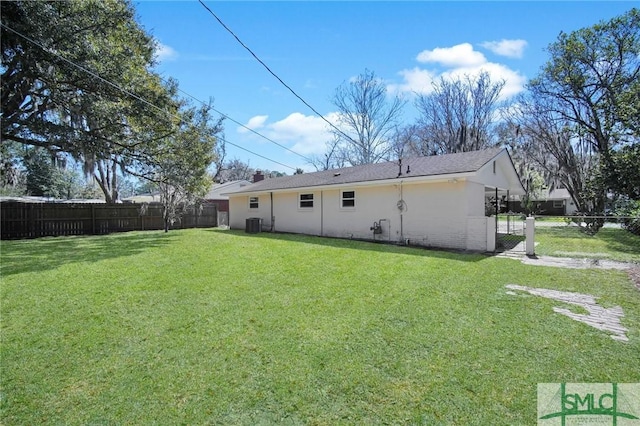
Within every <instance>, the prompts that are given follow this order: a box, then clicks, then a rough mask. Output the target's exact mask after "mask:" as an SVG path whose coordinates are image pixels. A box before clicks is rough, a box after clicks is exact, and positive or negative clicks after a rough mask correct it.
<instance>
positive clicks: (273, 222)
mask: <svg viewBox="0 0 640 426" xmlns="http://www.w3.org/2000/svg"><path fill="white" fill-rule="evenodd" d="M269 196H270V197H271V203H270V204H271V232H275V230H276V226H275V221H276V218H275V216H274V215H273V192H270V193H269Z"/></svg>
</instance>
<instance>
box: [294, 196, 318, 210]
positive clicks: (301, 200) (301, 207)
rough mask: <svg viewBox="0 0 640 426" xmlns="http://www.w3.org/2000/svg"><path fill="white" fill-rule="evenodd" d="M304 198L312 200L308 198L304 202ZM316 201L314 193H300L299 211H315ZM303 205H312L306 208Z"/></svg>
mask: <svg viewBox="0 0 640 426" xmlns="http://www.w3.org/2000/svg"><path fill="white" fill-rule="evenodd" d="M304 196H306V197H309V196H310V197H311V198H310V199H309V198H307V199H304V200H303V197H304ZM314 201H315V196H314V193H313V192H299V193H298V210H305V211H309V210H313V205H314V203H313V202H314ZM302 203H307V204H308V203H311V205H306V206H305V205H302Z"/></svg>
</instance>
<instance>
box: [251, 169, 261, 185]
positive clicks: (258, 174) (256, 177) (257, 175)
mask: <svg viewBox="0 0 640 426" xmlns="http://www.w3.org/2000/svg"><path fill="white" fill-rule="evenodd" d="M261 180H264V175H263V174H262V171H261V170H256V173H255V174H254V175H253V183H256V182H260V181H261Z"/></svg>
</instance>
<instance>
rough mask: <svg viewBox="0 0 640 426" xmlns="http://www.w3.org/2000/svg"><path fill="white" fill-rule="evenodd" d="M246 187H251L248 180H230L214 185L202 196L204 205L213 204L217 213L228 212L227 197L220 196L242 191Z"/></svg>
mask: <svg viewBox="0 0 640 426" xmlns="http://www.w3.org/2000/svg"><path fill="white" fill-rule="evenodd" d="M247 185H251V182H249V181H248V180H232V181H229V182H225V183H216V184H214V185H213V186H212V187H211V189H210V190H209V192H207V195H205V196H204V200H205V202H206V203H211V204H215V205H216V206H217V207H218V211H219V212H228V211H229V197H228V196H227V195H222V194H223V193H225V194H226V193H227V192H233V191H236V190H239V189H242V188H244V187H245V186H247Z"/></svg>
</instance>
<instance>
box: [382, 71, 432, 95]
mask: <svg viewBox="0 0 640 426" xmlns="http://www.w3.org/2000/svg"><path fill="white" fill-rule="evenodd" d="M398 74H400V75H401V76H402V78H403V80H404V83H402V84H389V85H387V91H388V92H389V93H391V94H399V93H405V92H408V93H411V92H416V93H429V92H430V91H431V90H433V86H432V83H433V81H434V80H436V79H437V78H438V75H437V73H436V72H434V71H429V70H424V69H421V68H418V67H415V68H413V69H410V70H402V71H400V72H399V73H398Z"/></svg>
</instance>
